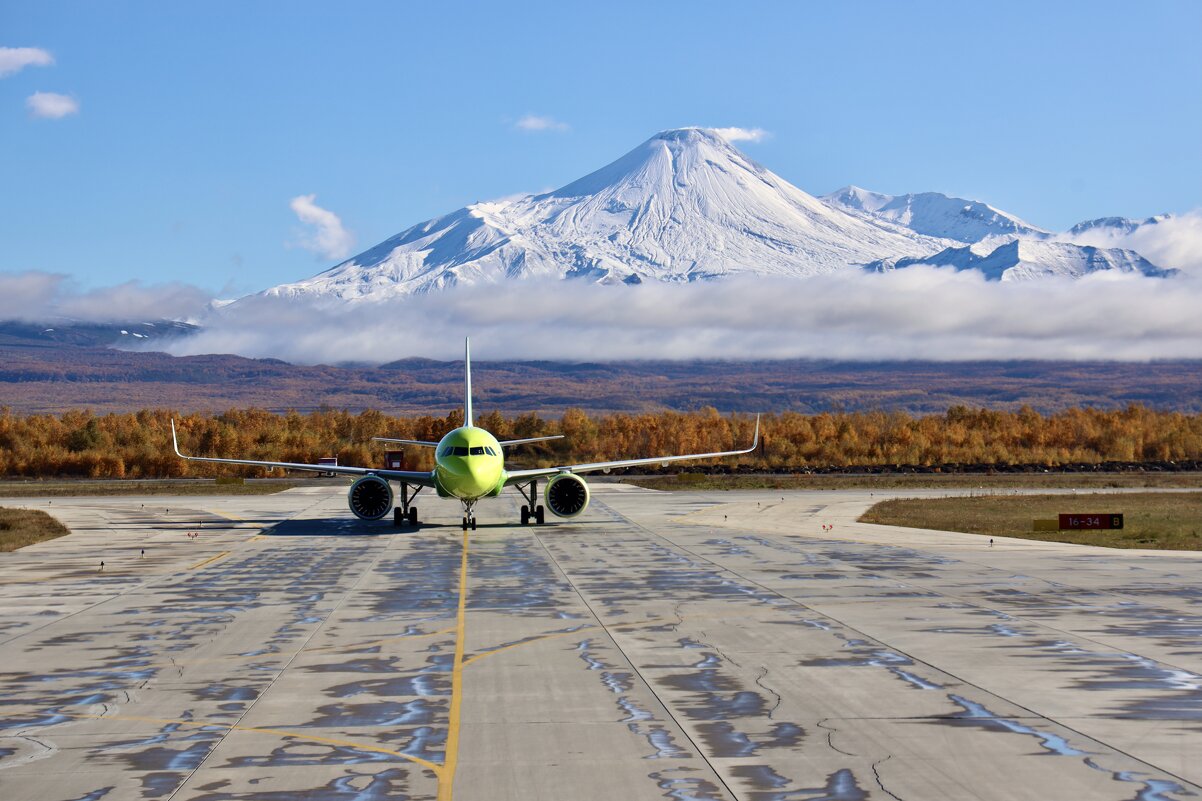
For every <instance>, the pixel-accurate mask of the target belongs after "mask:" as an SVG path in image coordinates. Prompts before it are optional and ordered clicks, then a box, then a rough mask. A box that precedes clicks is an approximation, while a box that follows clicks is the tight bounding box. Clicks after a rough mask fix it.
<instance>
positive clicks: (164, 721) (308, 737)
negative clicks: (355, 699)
mask: <svg viewBox="0 0 1202 801" xmlns="http://www.w3.org/2000/svg"><path fill="white" fill-rule="evenodd" d="M59 714H61V715H64V716H66V717H71V718H86V719H89V720H126V721H135V722H139V723H156V724H159V725H163V726H166V725H169V724H175V725H178V726H188V727H191V728H197V729H228V730H229V731H244V732H250V733H252V734H274V735H276V736H277V737H287V738H290V739H293V740H305V741H308V742H313V743H323V744H325V745H337V746H341V747H344V748H353V749H355V750H356V751H367V752H370V753H373V754H387V755H388V756H394V757H397V758H399V759H406V760H408V761H410V762H415V763H417V764H418V765H421V766H422V767H424V768H427V769H428V770H431V771H433V772H434V773H435V774H436V775H437V774H438V773H439V771H440V766H439V765H436V764H434V763H433V762H430V761H429V760H426V759H422V758H421V757H415V756H412V755H410V754H406V753H404V752H402V751H394V750H392V749H391V748H381V747H380V746H377V745H366V744H364V743H357V742H355V741H354V740H343V739H339V738H336V737H321V736H319V735H313V734H302V733H299V732H294V731H286V730H284V729H262V728H259V727H258V726H238V725H230V724H229V723H215V722H212V721H208V722H206V721H203V720H179V719H174V718H147V717H141V716H138V715H88V714H85V713H83V712H60V713H59Z"/></svg>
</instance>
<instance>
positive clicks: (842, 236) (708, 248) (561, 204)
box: [267, 128, 952, 299]
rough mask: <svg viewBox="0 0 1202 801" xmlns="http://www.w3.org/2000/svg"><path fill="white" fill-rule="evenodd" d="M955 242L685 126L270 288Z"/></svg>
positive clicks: (677, 277) (371, 285) (717, 263)
mask: <svg viewBox="0 0 1202 801" xmlns="http://www.w3.org/2000/svg"><path fill="white" fill-rule="evenodd" d="M950 244H952V243H951V242H948V241H946V240H942V239H936V238H932V237H928V236H924V235H922V234H920V233H916V232H914V231H911V230H909V229H908V228H905V227H903V226H899V225H893V224H890V223H888V222H886V221H877V220H871V219H861V218H859V217H856V216H853V215H851V214H847V213H845V212H844V211H841V210H839V209H836V208H832V207H831V206H829V205H828V204H826V203H823V202H821V201H820V200H818V199H817V198H815V197H813V196H811V195H809V194H806V193H805V192H803V191H802V190H800V189H798V188H797V187H795V186H793V185H792V184H790V183H789V182H788V181H785V180H784V179H782V178H780V177H779V176H777V175H775V174H773V173H772V172H770V171H768V170H766V169H764V168H763V167H761V166H760V165H758V164H756V163H755V162H753V161H752V160H750V159H749V158H747V157H746V156H745V155H743V154H742V153H741V152H740V151H738V150H737V149H735V148H734V147H733V146H732V145H731V144H730V143H729V142H727V141H726V140H725V139H723V138H722V137H721V136H720V135H719V134H718V133H716V132H715V131H712V130H709V129H703V128H682V129H677V130H670V131H664V132H662V133H659V134H656V135H655V136H653V137H651V138H650V139H648V140H647V141H646V142H643V143H642V144H641V145H639V146H638V147H636V148H635V149H634V150H631V151H630V152H629V153H627V154H626V155H624V156H622V157H621V158H620V159H618V160H617V161H615V162H613V163H612V164H609V165H607V166H605V167H602V168H601V169H600V170H597V171H596V172H594V173H591V174H589V175H586V176H585V177H583V178H581V179H579V180H577V181H573V182H572V183H570V184H568V185H566V186H564V187H562V188H560V189H557V190H555V191H553V192H548V193H546V194H541V195H527V196H524V197H520V198H517V199H510V200H501V201H495V202H486V203H476V204H473V205H471V206H468V207H467V208H464V209H460V210H459V211H456V212H453V213H451V214H448V215H446V216H444V217H439V218H436V219H433V220H430V221H428V222H424V223H421V224H419V225H416V226H414V227H412V228H410V229H408V230H406V231H403V232H402V233H400V234H398V235H396V236H394V237H393V238H391V239H389V240H387V241H385V242H382V243H380V244H379V245H376V246H375V247H373V248H371V249H370V250H367V251H365V252H363V253H360V254H359V255H357V256H355V257H353V258H351V259H349V260H348V261H346V262H343V263H342V264H339V265H337V266H335V267H333V268H331V269H329V270H327V271H326V272H324V273H321V274H320V275H317V276H314V277H313V278H310V279H307V280H304V281H299V282H297V283H293V284H284V285H282V286H278V287H275V288H274V289H270V290H268V291H267V294H271V295H280V296H286V297H287V296H313V297H333V298H340V299H359V298H372V299H381V298H386V297H389V296H394V295H408V294H411V293H414V292H427V291H430V290H433V289H439V288H443V287H448V286H452V285H456V284H469V283H480V282H495V281H500V280H504V279H507V278H529V277H539V276H543V277H560V278H571V277H583V278H585V279H587V280H591V281H597V282H618V281H624V282H627V283H638V282H641V281H677V282H683V281H693V280H697V279H706V278H715V277H719V276H726V275H733V274H736V273H745V272H750V273H756V274H763V275H791V276H808V275H815V274H818V273H824V272H830V271H833V270H838V269H843V268H846V267H848V266H851V265H863V264H866V263H868V262H870V261H874V260H876V259H881V258H885V257H893V258H897V257H901V256H922V255H926V254H931V253H936V252H938V251H940V250H942V249H944V248H946V247H947V246H948V245H950Z"/></svg>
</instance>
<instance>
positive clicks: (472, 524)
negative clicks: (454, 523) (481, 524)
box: [463, 501, 476, 531]
mask: <svg viewBox="0 0 1202 801" xmlns="http://www.w3.org/2000/svg"><path fill="white" fill-rule="evenodd" d="M473 506H475V504H473V503H472V502H471V501H464V502H463V530H464V531H467V530H468V529H471V530H472V531H475V530H476V515H475V514H474V513H473V512H472V507H473Z"/></svg>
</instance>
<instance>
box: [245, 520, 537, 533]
mask: <svg viewBox="0 0 1202 801" xmlns="http://www.w3.org/2000/svg"><path fill="white" fill-rule="evenodd" d="M476 525H477V527H478V528H479V529H489V528H518V527H519V525H518V523H517V522H516V521H514V522H512V523H510V522H507V521H503V520H498V521H495V522H487V523H486V522H484V521H483V520H480V521H478V522H477V524H476ZM428 529H433V530H438V531H447V530H451V531H462V530H463V528H462V527H461V526H460V525H459V523H457V522H455V523H419V524H418V525H417V526H416V527H413V526H408V525H406V526H394V525H393V524H392V521H391V520H359V519H358V518H354V517H329V518H308V519H304V520H284V521H283V522H280V523H277V524H276V525H275V526H272V527H271V528H269V529H265V530H264V531H263V532H262V536H264V537H385V536H391V535H405V534H416V533H418V532H421V531H424V530H428Z"/></svg>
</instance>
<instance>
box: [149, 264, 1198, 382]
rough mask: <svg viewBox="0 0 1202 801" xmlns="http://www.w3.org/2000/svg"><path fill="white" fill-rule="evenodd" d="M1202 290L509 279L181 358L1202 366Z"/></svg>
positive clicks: (1140, 281) (934, 282)
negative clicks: (1175, 362)
mask: <svg viewBox="0 0 1202 801" xmlns="http://www.w3.org/2000/svg"><path fill="white" fill-rule="evenodd" d="M1199 308H1202V280H1196V279H1192V278H1189V277H1181V278H1176V279H1153V278H1144V277H1136V276H1122V275H1105V274H1097V275H1093V276H1088V277H1086V278H1082V279H1078V280H1075V281H1074V280H1071V279H1053V280H1045V281H1038V282H1028V283H1021V282H1015V283H999V282H986V281H985V280H984V279H983V277H981V276H980V274H978V273H975V272H972V271H968V272H962V273H957V272H955V271H953V270H950V269H940V268H933V267H911V268H908V269H905V270H898V271H895V272H891V273H885V274H869V273H864V272H862V271H859V270H854V269H853V270H845V271H842V272H839V273H835V274H831V275H825V276H819V277H815V278H808V279H783V278H766V277H742V278H738V279H732V280H727V281H722V282H714V283H708V282H706V283H695V284H687V285H683V286H682V285H678V284H650V283H648V284H643V285H640V286H597V285H594V284H587V283H582V282H577V281H513V282H508V283H502V284H495V285H484V286H474V287H473V286H464V287H460V288H456V289H451V290H446V291H443V292H437V293H431V294H428V295H419V296H414V297H408V298H400V299H395V300H390V301H384V302H380V303H360V304H358V305H353V306H349V307H348V306H346V305H344V304H335V305H329V304H321V303H313V302H305V301H296V300H287V299H281V298H270V297H267V298H264V297H252V298H247V299H244V300H242V301H240V302H239V303H236V304H233V305H231V306H229V307H227V308H226V309H224V310H223V311H222V312H221V313H220V314H218V315H216V316H215V317H214V318H213V319H212V320H210V321H209V323H208V326H207V328H206V330H205V331H204V332H203V333H202V334H200V335H199V336H198V337H195V338H190V339H187V340H183V341H180V342H178V343H175V344H173V345H172V349H173V350H174V351H175V352H177V353H181V354H182V353H231V352H232V353H240V354H242V355H245V356H257V357H267V356H271V357H277V358H281V359H286V360H288V361H292V362H300V363H311V364H312V363H321V362H325V363H336V362H346V361H361V362H386V361H391V360H395V359H399V358H404V357H408V356H427V357H430V358H442V359H453V358H456V354H457V353H458V348H460V347H461V346H462V342H463V335H464V334H465V333H466V334H471V335H472V337H473V338H474V339H475V340H476V342H478V343H479V344H480V346H481V348H482V349H481V351H480V353H481V357H482V358H483V357H484V353H485V352H487V357H488V358H496V359H511V358H512V359H517V358H524V359H562V360H581V361H587V360H604V359H649V358H656V359H658V358H664V359H755V358H761V359H784V358H835V359H852V360H857V359H859V360H887V359H932V360H950V361H955V360H966V359H1021V358H1032V359H1099V360H1116V359H1117V360H1135V361H1141V360H1147V359H1159V358H1165V359H1170V358H1175V359H1182V358H1202V315H1199V314H1198V313H1197V310H1198V309H1199Z"/></svg>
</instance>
